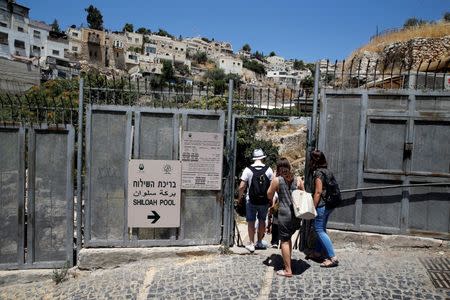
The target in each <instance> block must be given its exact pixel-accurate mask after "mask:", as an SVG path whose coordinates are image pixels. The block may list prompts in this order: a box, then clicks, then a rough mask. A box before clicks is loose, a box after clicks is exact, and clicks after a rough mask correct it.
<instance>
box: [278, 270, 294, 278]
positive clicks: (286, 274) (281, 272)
mask: <svg viewBox="0 0 450 300" xmlns="http://www.w3.org/2000/svg"><path fill="white" fill-rule="evenodd" d="M277 275H278V276H284V277H292V273H291V274H289V273H286V272H285V271H284V270H278V271H277Z"/></svg>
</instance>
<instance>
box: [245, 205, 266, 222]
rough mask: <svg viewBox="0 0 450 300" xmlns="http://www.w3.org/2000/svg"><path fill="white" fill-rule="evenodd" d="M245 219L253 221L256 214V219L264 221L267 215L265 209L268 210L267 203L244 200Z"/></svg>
mask: <svg viewBox="0 0 450 300" xmlns="http://www.w3.org/2000/svg"><path fill="white" fill-rule="evenodd" d="M246 209H247V212H246V215H245V217H246V220H247V222H255V221H256V215H258V220H260V221H262V222H265V221H266V217H267V211H268V210H269V205H268V204H266V205H254V204H251V203H250V201H248V200H247V201H246Z"/></svg>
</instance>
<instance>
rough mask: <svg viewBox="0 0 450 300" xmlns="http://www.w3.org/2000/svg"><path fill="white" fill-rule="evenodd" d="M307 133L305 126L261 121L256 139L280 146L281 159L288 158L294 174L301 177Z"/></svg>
mask: <svg viewBox="0 0 450 300" xmlns="http://www.w3.org/2000/svg"><path fill="white" fill-rule="evenodd" d="M306 131H307V130H306V126H305V125H292V124H289V122H273V121H266V122H264V121H261V122H260V123H259V130H258V132H257V133H256V138H257V139H263V140H269V141H272V142H273V143H274V144H275V145H276V146H278V147H279V150H278V153H279V155H280V157H282V156H284V157H286V158H287V159H288V160H289V161H290V162H291V165H292V168H293V170H294V173H295V174H297V175H300V174H303V170H304V167H305V152H306V142H307V140H306Z"/></svg>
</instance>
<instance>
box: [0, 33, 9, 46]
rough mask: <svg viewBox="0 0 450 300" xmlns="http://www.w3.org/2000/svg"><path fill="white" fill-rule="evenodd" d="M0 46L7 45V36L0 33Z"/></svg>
mask: <svg viewBox="0 0 450 300" xmlns="http://www.w3.org/2000/svg"><path fill="white" fill-rule="evenodd" d="M0 45H8V34H7V33H4V32H0Z"/></svg>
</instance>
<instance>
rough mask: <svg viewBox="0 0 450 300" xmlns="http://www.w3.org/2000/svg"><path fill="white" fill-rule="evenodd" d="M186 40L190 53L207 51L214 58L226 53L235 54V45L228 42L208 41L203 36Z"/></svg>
mask: <svg viewBox="0 0 450 300" xmlns="http://www.w3.org/2000/svg"><path fill="white" fill-rule="evenodd" d="M185 42H186V43H187V51H188V52H189V53H190V54H195V53H197V52H205V53H206V54H207V55H208V56H209V57H211V58H212V59H214V60H217V59H218V58H219V57H221V56H224V55H232V54H233V47H232V45H231V43H228V42H217V41H208V40H207V39H205V38H201V37H194V38H187V39H185Z"/></svg>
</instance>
